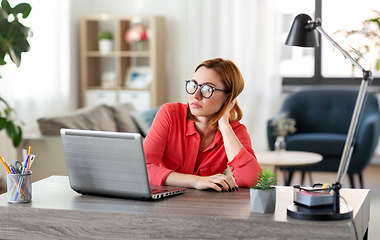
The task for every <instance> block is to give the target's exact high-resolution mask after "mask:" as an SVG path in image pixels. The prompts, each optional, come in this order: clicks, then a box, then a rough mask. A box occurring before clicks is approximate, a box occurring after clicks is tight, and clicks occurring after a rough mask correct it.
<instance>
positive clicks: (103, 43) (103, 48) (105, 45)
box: [99, 39, 112, 54]
mask: <svg viewBox="0 0 380 240" xmlns="http://www.w3.org/2000/svg"><path fill="white" fill-rule="evenodd" d="M99 51H100V53H101V54H107V53H110V52H111V51H112V40H108V39H101V40H99Z"/></svg>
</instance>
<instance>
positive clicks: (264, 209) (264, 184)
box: [250, 168, 277, 213]
mask: <svg viewBox="0 0 380 240" xmlns="http://www.w3.org/2000/svg"><path fill="white" fill-rule="evenodd" d="M258 175H259V176H258V177H257V180H254V181H255V182H256V183H257V184H256V185H255V186H253V187H252V188H251V189H250V197H251V211H252V212H255V213H273V212H274V210H275V208H276V188H275V185H276V184H277V176H276V174H274V173H273V172H272V171H271V170H270V169H267V168H264V169H262V171H261V172H258Z"/></svg>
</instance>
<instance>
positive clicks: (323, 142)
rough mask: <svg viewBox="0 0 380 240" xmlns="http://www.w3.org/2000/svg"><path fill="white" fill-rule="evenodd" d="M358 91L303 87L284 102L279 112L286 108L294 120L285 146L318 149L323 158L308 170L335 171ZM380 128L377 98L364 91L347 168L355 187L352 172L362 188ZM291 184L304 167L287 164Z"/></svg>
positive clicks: (291, 148) (289, 148) (272, 147)
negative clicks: (360, 112)
mask: <svg viewBox="0 0 380 240" xmlns="http://www.w3.org/2000/svg"><path fill="white" fill-rule="evenodd" d="M357 95H358V91H354V90H303V91H299V92H295V93H293V94H291V95H290V96H289V97H288V98H287V99H286V100H285V101H284V103H283V106H282V109H281V110H280V112H285V111H288V112H289V117H291V118H294V119H295V120H296V128H297V131H296V132H295V133H294V134H290V135H288V136H287V137H286V138H285V140H286V148H287V150H294V151H307V152H315V153H319V154H321V155H322V156H323V160H322V161H321V162H320V163H318V164H315V165H312V166H310V168H311V171H327V172H337V171H338V168H339V163H340V158H341V155H342V152H343V148H344V144H345V141H346V137H347V133H348V128H349V125H350V121H351V117H352V113H353V110H354V107H355V102H356V98H357ZM270 121H271V120H269V121H268V125H267V127H268V129H267V135H268V143H269V147H270V149H271V150H273V149H274V142H275V137H274V136H273V135H272V132H273V129H272V127H271V126H270V124H269V123H270ZM379 131H380V113H379V104H378V101H377V98H376V97H375V96H374V94H372V93H368V94H367V100H366V102H365V105H364V106H363V113H362V116H361V120H360V123H359V125H358V128H357V135H356V139H355V142H354V152H353V154H352V158H351V163H350V166H349V168H348V172H347V173H348V176H349V178H350V183H351V187H352V188H355V181H354V174H357V175H358V176H359V181H360V186H361V188H363V187H364V186H363V179H362V171H363V170H364V168H365V167H366V166H367V165H368V164H369V162H370V160H371V157H372V155H373V153H374V151H375V148H376V145H377V142H378V138H379ZM286 170H288V171H289V173H288V180H287V182H288V183H289V184H290V182H291V179H292V176H293V173H294V171H302V173H303V174H302V182H303V177H304V174H305V171H306V170H307V169H306V168H305V167H292V168H287V169H286Z"/></svg>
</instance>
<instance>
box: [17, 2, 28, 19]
mask: <svg viewBox="0 0 380 240" xmlns="http://www.w3.org/2000/svg"><path fill="white" fill-rule="evenodd" d="M30 11H32V7H31V6H30V5H29V4H28V3H20V4H18V5H17V6H16V7H14V8H13V11H12V13H13V14H14V15H17V14H19V13H22V17H23V18H27V17H28V16H29V14H30Z"/></svg>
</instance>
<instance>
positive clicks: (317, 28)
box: [316, 26, 367, 72]
mask: <svg viewBox="0 0 380 240" xmlns="http://www.w3.org/2000/svg"><path fill="white" fill-rule="evenodd" d="M316 30H317V31H318V32H319V33H320V34H321V35H323V36H324V37H326V38H327V40H329V41H330V42H331V43H332V44H333V45H334V47H336V48H337V49H339V51H341V52H342V53H343V55H344V56H345V57H346V58H347V59H348V60H350V61H351V62H352V64H354V65H355V66H356V67H357V68H359V69H360V70H361V71H362V72H364V71H367V70H366V69H364V68H363V67H362V66H361V65H360V64H359V63H358V62H357V61H356V60H355V59H354V58H353V57H351V55H350V54H349V53H348V52H347V51H346V50H344V49H343V48H342V47H341V46H340V45H339V44H338V43H337V42H335V41H334V40H333V39H332V38H331V37H330V36H329V35H328V34H327V33H326V32H325V30H323V28H322V26H317V27H316Z"/></svg>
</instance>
